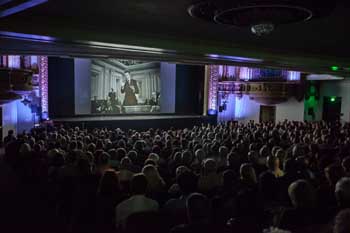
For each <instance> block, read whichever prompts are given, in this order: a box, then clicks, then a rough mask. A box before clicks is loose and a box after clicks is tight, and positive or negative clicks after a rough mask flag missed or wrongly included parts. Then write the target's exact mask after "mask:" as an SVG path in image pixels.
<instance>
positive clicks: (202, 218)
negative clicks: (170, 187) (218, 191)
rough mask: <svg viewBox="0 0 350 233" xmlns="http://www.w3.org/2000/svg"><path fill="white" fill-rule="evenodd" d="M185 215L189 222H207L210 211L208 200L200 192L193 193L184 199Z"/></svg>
mask: <svg viewBox="0 0 350 233" xmlns="http://www.w3.org/2000/svg"><path fill="white" fill-rule="evenodd" d="M186 209H187V217H188V221H189V222H190V223H196V222H209V221H210V217H211V216H210V213H211V203H210V200H209V199H208V198H207V197H206V196H204V195H203V194H200V193H193V194H191V195H190V196H188V197H187V200H186Z"/></svg>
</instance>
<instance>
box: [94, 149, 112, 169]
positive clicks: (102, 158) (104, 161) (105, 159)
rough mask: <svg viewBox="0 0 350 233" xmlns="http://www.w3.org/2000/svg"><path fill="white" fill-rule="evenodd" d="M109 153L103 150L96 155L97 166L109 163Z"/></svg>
mask: <svg viewBox="0 0 350 233" xmlns="http://www.w3.org/2000/svg"><path fill="white" fill-rule="evenodd" d="M110 157H111V156H110V155H109V154H108V153H107V152H103V153H102V154H101V155H100V156H98V157H97V160H96V165H97V166H106V165H108V164H109V160H110Z"/></svg>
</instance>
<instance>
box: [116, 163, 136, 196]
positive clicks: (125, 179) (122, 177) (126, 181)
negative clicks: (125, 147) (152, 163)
mask: <svg viewBox="0 0 350 233" xmlns="http://www.w3.org/2000/svg"><path fill="white" fill-rule="evenodd" d="M131 166H132V162H131V160H130V159H129V157H124V158H122V160H121V161H120V169H119V171H118V172H117V174H118V178H119V183H120V186H121V189H122V190H123V192H124V193H129V191H130V190H129V189H130V188H129V187H130V181H131V179H132V177H133V176H134V173H133V172H132V171H130V167H131Z"/></svg>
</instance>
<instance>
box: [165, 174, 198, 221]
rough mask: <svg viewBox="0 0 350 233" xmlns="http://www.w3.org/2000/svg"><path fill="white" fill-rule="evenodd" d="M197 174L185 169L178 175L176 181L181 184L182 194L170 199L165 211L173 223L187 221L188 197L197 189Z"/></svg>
mask: <svg viewBox="0 0 350 233" xmlns="http://www.w3.org/2000/svg"><path fill="white" fill-rule="evenodd" d="M197 180H198V178H197V176H196V175H194V174H193V173H192V172H190V171H189V170H185V171H183V172H181V173H180V174H179V175H177V178H176V183H177V184H178V186H179V189H180V193H181V196H180V197H179V198H174V199H170V200H168V201H167V202H166V203H165V205H164V207H163V211H164V212H165V213H166V214H167V215H169V216H170V219H171V223H170V224H171V225H172V226H174V225H176V224H181V223H186V222H187V221H186V220H187V219H186V200H187V197H188V196H189V195H190V194H191V193H194V192H195V191H196V190H197V188H196V187H197Z"/></svg>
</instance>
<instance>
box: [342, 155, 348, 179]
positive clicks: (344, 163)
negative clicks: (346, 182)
mask: <svg viewBox="0 0 350 233" xmlns="http://www.w3.org/2000/svg"><path fill="white" fill-rule="evenodd" d="M341 166H342V167H343V170H344V174H345V176H347V177H350V156H347V157H345V158H344V159H343V161H342V163H341Z"/></svg>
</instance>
